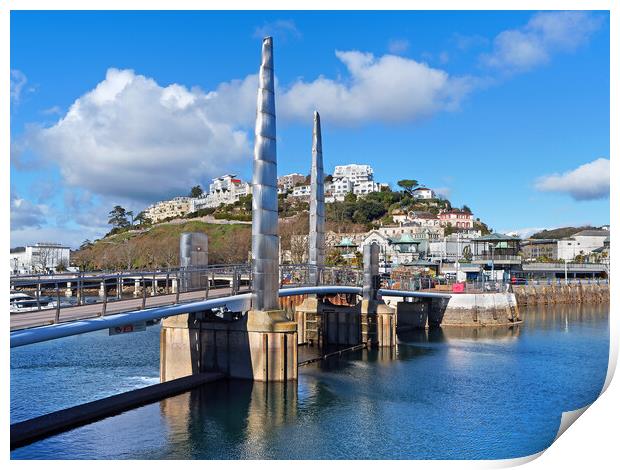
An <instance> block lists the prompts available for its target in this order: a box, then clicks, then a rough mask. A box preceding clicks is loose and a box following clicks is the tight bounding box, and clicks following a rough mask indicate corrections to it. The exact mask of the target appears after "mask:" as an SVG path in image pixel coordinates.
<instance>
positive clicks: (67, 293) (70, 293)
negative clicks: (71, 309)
mask: <svg viewBox="0 0 620 470" xmlns="http://www.w3.org/2000/svg"><path fill="white" fill-rule="evenodd" d="M72 296H73V289H71V283H70V282H67V288H66V289H65V297H72Z"/></svg>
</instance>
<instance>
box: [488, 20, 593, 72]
mask: <svg viewBox="0 0 620 470" xmlns="http://www.w3.org/2000/svg"><path fill="white" fill-rule="evenodd" d="M600 24H601V19H600V17H596V16H593V15H592V14H590V13H588V12H582V11H563V12H544V13H537V14H536V15H534V16H533V17H532V18H531V19H530V21H529V22H528V23H527V24H526V25H525V26H523V27H522V28H519V29H511V30H506V31H502V32H501V33H499V34H498V35H497V36H496V37H495V39H494V41H493V51H492V52H491V53H490V54H483V55H482V56H481V60H482V62H483V63H484V64H486V65H488V66H490V67H495V68H500V69H503V70H505V71H506V72H520V71H526V70H529V69H531V68H532V67H535V66H537V65H540V64H544V63H546V62H548V61H549V59H550V57H551V54H553V53H554V52H571V51H573V50H575V49H576V48H578V47H579V46H581V45H583V44H585V43H586V42H587V41H588V40H589V39H590V36H591V35H592V33H593V32H594V31H596V30H597V29H598V27H599V26H600Z"/></svg>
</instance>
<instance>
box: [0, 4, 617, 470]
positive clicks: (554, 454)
mask: <svg viewBox="0 0 620 470" xmlns="http://www.w3.org/2000/svg"><path fill="white" fill-rule="evenodd" d="M349 3H351V2H349ZM617 4H618V2H614V1H613V0H589V1H586V0H538V1H532V0H520V1H519V0H472V1H468V2H464V1H462V0H461V1H459V0H434V1H426V2H422V1H411V0H410V1H393V0H387V1H385V0H384V1H382V2H376V3H375V2H371V1H368V0H358V1H356V2H354V3H351V4H350V5H348V4H347V2H343V1H335V0H329V1H327V0H315V1H312V2H309V1H307V0H306V1H303V2H295V4H294V5H292V3H291V2H290V0H289V1H283V0H262V1H261V2H260V3H259V2H249V1H241V0H228V1H226V2H206V1H199V0H174V1H171V0H150V1H146V0H124V1H123V0H107V1H106V0H89V1H88V2H84V1H78V0H56V1H53V2H52V1H50V0H47V1H45V0H0V60H1V61H2V64H3V67H2V70H4V72H3V73H1V74H0V89H1V90H3V91H4V92H3V93H0V109H1V110H2V111H1V112H2V114H1V116H2V117H1V118H0V123H1V124H0V126H1V131H0V132H1V134H0V135H1V138H0V142H2V145H1V146H0V149H1V150H0V152H1V153H0V155H1V156H2V162H3V164H4V170H5V171H3V172H2V174H1V175H0V178H2V180H1V184H2V193H3V200H4V204H3V206H2V211H3V213H4V216H3V218H2V219H0V220H5V221H8V220H10V208H9V200H10V198H9V191H10V189H9V188H10V182H9V157H10V128H9V120H10V104H9V94H8V93H7V91H8V90H9V86H10V85H9V80H10V57H9V54H10V46H9V44H10V29H9V28H10V10H11V9H13V10H50V9H52V10H196V9H211V10H245V9H249V10H252V9H257V8H259V7H260V8H261V9H265V10H315V9H318V10H337V9H348V8H349V6H353V7H354V8H355V9H360V10H375V9H383V10H399V9H413V10H463V9H466V10H486V9H488V10H573V9H575V10H610V11H611V13H610V29H611V58H610V60H611V62H610V66H611V90H610V93H611V95H610V96H611V116H610V129H618V123H619V119H618V90H617V89H618V85H617V84H618V83H619V76H618V53H619V50H618V44H620V38H619V37H618V27H619V26H620V22H619V20H618V10H619V8H620V7H618V5H617ZM610 139H611V142H610V143H611V147H610V149H611V153H614V155H615V154H616V153H617V152H616V151H617V150H618V138H617V135H616V134H614V133H613V132H611V135H610ZM610 157H611V155H610ZM618 177H619V169H618V164H617V163H616V161H615V160H614V159H611V181H612V185H611V195H610V207H611V219H610V222H611V226H612V227H614V228H615V227H616V226H617V222H618V201H619V197H620V194H619V193H618V190H617V182H618V181H620V179H619V178H618ZM614 183H615V184H614ZM2 240H3V245H4V247H5V248H4V250H5V253H8V251H9V250H8V248H9V246H10V234H9V229H8V227H7V228H6V229H5V230H4V232H2ZM618 246H619V244H618V241H617V238H614V239H613V240H612V250H611V251H613V252H614V254H617V253H620V251H618ZM611 271H612V275H611V277H612V278H613V279H618V275H620V268H618V267H617V265H616V264H612V267H611ZM2 273H3V274H2V278H0V283H2V284H1V285H4V286H7V285H8V281H9V280H8V275H7V273H6V271H5V270H2ZM5 304H6V302H5ZM617 307H618V297H617V294H616V289H614V288H613V284H612V298H611V308H610V310H611V312H616V310H617ZM4 331H5V332H8V331H9V320H8V316H7V317H6V319H5V330H4ZM618 331H619V330H618V315H614V314H611V315H610V335H611V341H610V345H611V350H610V358H609V370H608V375H607V378H606V382H605V389H606V391H605V392H604V394H603V395H602V396H601V397H600V398H599V399H598V400H596V401H595V402H594V403H593V404H592V405H591V406H590V408H589V409H588V411H587V412H586V413H584V414H583V416H582V417H581V418H580V419H579V424H578V425H577V426H573V427H571V428H570V429H569V430H568V431H567V432H566V433H565V434H563V435H562V436H561V437H560V438H559V439H558V440H557V442H555V443H554V444H553V445H552V446H551V447H550V448H549V449H548V450H547V451H545V452H544V453H541V454H542V456H541V457H540V458H538V459H536V460H535V461H534V462H532V463H530V466H533V467H537V466H538V467H539V468H543V467H542V466H544V467H545V468H547V467H549V466H554V467H555V466H558V467H559V466H568V467H573V466H588V467H591V468H596V467H601V468H608V467H609V466H610V465H609V463H610V462H614V461H617V454H616V448H618V446H619V444H618V443H617V440H616V438H615V436H616V435H615V433H614V428H615V425H616V423H615V422H614V419H615V417H617V416H619V415H620V414H619V413H618V411H619V406H618V402H619V397H620V386H619V385H618V384H617V380H616V381H615V382H611V378H612V376H613V373H614V371H615V367H616V363H617V356H618ZM2 355H3V359H4V365H5V367H4V368H3V374H4V375H3V379H4V381H3V383H4V387H3V389H2V396H3V398H4V405H5V406H4V407H3V413H2V432H3V438H4V439H3V444H4V446H5V447H4V450H5V452H4V455H5V456H6V458H7V460H8V459H9V457H10V452H9V435H8V434H9V409H10V407H9V394H8V388H9V385H8V384H9V380H10V367H9V364H10V359H9V345H8V334H6V333H5V334H4V335H3V336H2ZM541 454H537V455H535V456H530V457H524V458H522V459H514V460H503V461H458V462H446V461H414V462H411V461H390V463H389V464H388V465H390V466H395V467H400V468H404V467H405V466H406V467H407V468H410V467H411V465H415V466H422V467H425V468H428V467H433V468H435V467H439V468H446V467H450V468H454V467H455V466H456V465H458V466H459V467H461V468H462V467H469V468H481V467H482V468H489V467H491V468H498V467H506V466H513V465H520V464H523V463H526V462H529V461H531V460H533V459H535V458H536V457H538V456H539V455H541ZM196 464H197V465H217V466H218V467H220V466H223V467H229V466H232V465H235V466H238V465H242V466H248V467H250V466H252V467H256V466H261V467H263V466H269V468H283V467H284V466H285V465H286V466H287V467H288V466H289V465H295V466H301V467H307V468H310V466H315V465H316V464H317V463H316V462H311V461H296V462H274V461H259V462H256V461H254V462H252V461H242V462H239V461H232V462H226V461H225V462H215V461H213V462H209V463H204V462H193V461H181V462H175V463H174V464H173V465H175V467H176V466H183V467H186V466H191V465H196ZM382 464H383V465H385V463H382V462H374V461H356V462H355V463H353V465H355V466H356V467H364V468H370V467H371V466H372V467H376V466H377V465H382ZM10 465H13V466H16V467H17V466H19V467H21V466H31V465H36V463H35V462H20V461H11V462H10ZM40 465H46V466H51V467H53V468H61V467H66V466H69V467H72V466H82V465H83V464H81V463H80V462H67V461H65V462H62V461H61V462H46V463H44V464H43V463H41V464H40ZM89 465H95V466H99V465H109V464H108V463H107V462H92V463H90V464H89ZM115 465H120V466H123V467H125V466H127V467H128V466H130V465H131V466H135V465H139V466H143V465H144V466H145V467H146V466H148V467H149V469H152V468H153V467H159V468H163V467H164V466H168V465H170V463H167V462H165V461H156V462H148V463H146V462H136V461H121V462H117V463H115ZM319 465H321V466H332V465H333V466H336V465H338V466H342V465H345V463H344V462H342V463H341V462H340V461H339V462H320V463H319Z"/></svg>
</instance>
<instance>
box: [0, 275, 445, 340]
mask: <svg viewBox="0 0 620 470" xmlns="http://www.w3.org/2000/svg"><path fill="white" fill-rule="evenodd" d="M310 268H311V267H310V266H308V265H295V266H291V265H283V266H282V267H281V269H280V272H281V273H283V276H282V287H281V288H280V289H279V292H278V295H279V296H280V297H290V296H297V295H319V296H325V295H336V294H354V295H362V286H361V284H360V283H361V279H362V273H361V272H360V271H359V270H355V269H351V268H339V267H332V268H325V270H324V271H323V272H322V273H321V276H320V278H321V279H326V280H327V281H331V283H329V284H327V285H317V286H312V285H309V284H308V278H309V272H310ZM248 269H249V267H248V266H241V265H231V266H216V267H206V268H200V269H191V270H186V271H184V270H182V269H174V270H170V271H168V272H165V273H162V272H158V273H146V272H136V273H131V272H125V273H122V274H119V273H99V274H95V273H87V274H84V275H83V276H75V277H66V276H65V277H59V276H45V277H43V276H42V277H37V278H33V277H28V278H22V279H19V280H17V279H12V281H11V282H12V285H13V286H14V287H22V288H23V287H26V289H28V288H29V289H32V288H33V287H34V288H35V289H37V290H39V297H38V298H39V299H42V298H43V297H44V295H43V294H42V293H47V294H52V295H49V297H51V298H59V297H60V295H59V292H58V290H59V289H61V288H60V287H59V286H61V285H63V284H65V283H67V282H75V283H76V284H78V285H79V287H76V289H77V290H78V291H79V293H77V294H76V304H75V305H72V304H64V305H62V304H61V303H58V304H57V307H55V308H52V309H40V310H35V311H32V312H21V313H12V314H11V347H18V346H24V345H27V344H32V343H36V342H41V341H48V340H52V339H57V338H62V337H66V336H72V335H77V334H82V333H88V332H92V331H97V330H103V329H108V328H115V327H122V326H125V325H131V324H134V323H140V322H145V321H153V320H160V319H162V318H166V317H172V316H175V315H181V314H188V313H197V312H204V311H207V310H212V309H222V308H225V309H227V310H229V311H233V312H247V311H248V310H250V309H251V301H252V296H251V290H252V284H251V279H250V276H249V274H246V273H247V272H248ZM153 274H155V276H157V278H159V279H162V280H163V281H162V283H161V284H160V288H159V291H155V290H153V289H148V284H143V283H140V284H139V285H137V288H136V284H130V285H129V290H130V291H132V290H134V289H137V290H135V291H134V292H129V294H128V295H129V296H130V298H122V297H120V298H119V296H118V295H117V294H116V292H115V291H114V289H115V288H116V286H119V285H122V280H125V281H129V280H133V279H148V280H149V281H151V282H152V279H153ZM189 275H197V276H198V279H200V280H202V282H201V283H200V282H199V284H198V285H195V284H194V285H192V284H190V283H189V282H182V280H183V279H184V277H185V276H189ZM119 277H120V280H119ZM174 279H176V280H177V282H176V283H172V282H171V280H174ZM71 280H73V281H71ZM223 280H227V281H228V285H221V284H220V285H219V286H218V283H217V281H223ZM110 281H113V282H110ZM336 282H338V283H336ZM202 283H204V286H203V285H201V284H202ZM102 284H103V285H104V286H107V287H106V290H105V293H104V295H103V296H100V297H98V298H96V299H94V300H90V299H89V302H88V303H82V304H80V298H81V299H86V298H87V297H86V295H85V293H84V292H85V291H87V290H88V289H89V288H91V289H94V290H96V289H98V286H100V285H102ZM411 284H413V283H411ZM50 290H51V292H50ZM109 290H112V291H113V292H112V295H111V296H109ZM134 293H135V294H136V295H135V296H134ZM377 294H378V295H379V296H390V297H402V298H421V299H422V298H426V299H432V298H438V299H439V298H449V297H450V294H447V293H445V292H426V291H418V290H401V289H389V288H383V289H379V290H378V291H377Z"/></svg>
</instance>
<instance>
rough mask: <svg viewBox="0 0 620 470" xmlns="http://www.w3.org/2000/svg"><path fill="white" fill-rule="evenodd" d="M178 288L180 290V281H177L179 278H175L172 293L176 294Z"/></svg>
mask: <svg viewBox="0 0 620 470" xmlns="http://www.w3.org/2000/svg"><path fill="white" fill-rule="evenodd" d="M178 290H179V283H178V282H177V279H176V278H174V279H173V280H172V293H173V294H176V293H177V291H178Z"/></svg>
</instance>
